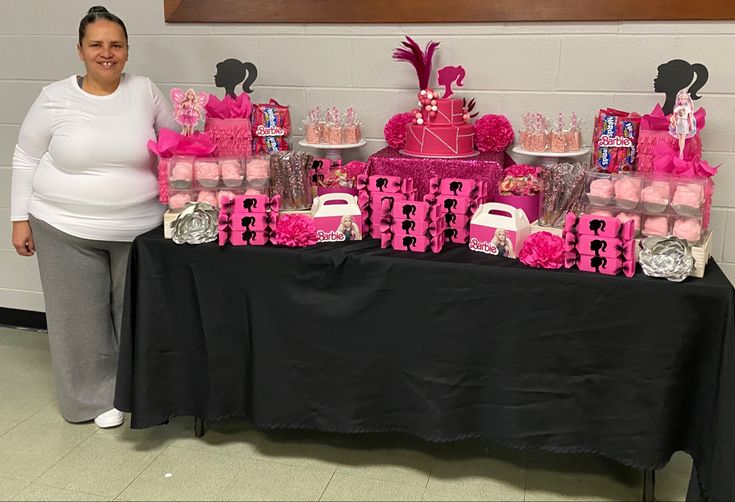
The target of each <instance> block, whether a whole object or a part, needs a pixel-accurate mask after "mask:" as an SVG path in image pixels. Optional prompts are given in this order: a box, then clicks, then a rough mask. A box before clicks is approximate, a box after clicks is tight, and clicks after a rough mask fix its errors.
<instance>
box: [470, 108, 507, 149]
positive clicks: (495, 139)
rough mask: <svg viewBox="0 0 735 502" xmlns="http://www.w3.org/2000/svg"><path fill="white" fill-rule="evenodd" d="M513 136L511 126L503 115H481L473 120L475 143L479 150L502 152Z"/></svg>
mask: <svg viewBox="0 0 735 502" xmlns="http://www.w3.org/2000/svg"><path fill="white" fill-rule="evenodd" d="M513 138H515V133H514V132H513V126H511V125H510V122H509V121H508V119H507V118H505V117H504V116H503V115H483V116H482V117H480V118H479V119H477V120H476V121H475V145H476V146H477V149H478V150H480V151H481V152H494V153H498V152H502V151H503V150H505V149H506V148H508V145H510V144H511V143H513Z"/></svg>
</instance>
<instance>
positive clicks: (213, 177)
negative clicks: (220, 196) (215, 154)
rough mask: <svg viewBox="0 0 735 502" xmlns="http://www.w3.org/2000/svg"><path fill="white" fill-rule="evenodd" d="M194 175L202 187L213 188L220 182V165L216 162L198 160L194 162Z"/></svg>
mask: <svg viewBox="0 0 735 502" xmlns="http://www.w3.org/2000/svg"><path fill="white" fill-rule="evenodd" d="M194 174H195V176H196V179H197V181H198V182H199V183H200V184H201V185H202V186H205V187H208V188H213V187H215V186H217V182H218V181H219V165H218V164H217V161H216V160H210V159H197V160H195V161H194Z"/></svg>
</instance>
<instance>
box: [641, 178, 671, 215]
mask: <svg viewBox="0 0 735 502" xmlns="http://www.w3.org/2000/svg"><path fill="white" fill-rule="evenodd" d="M641 197H642V199H643V207H644V208H645V209H646V211H649V212H651V213H660V212H662V211H665V210H666V207H667V206H668V205H669V182H668V181H652V182H651V184H650V185H648V186H647V187H646V188H644V189H643V191H642V192H641Z"/></svg>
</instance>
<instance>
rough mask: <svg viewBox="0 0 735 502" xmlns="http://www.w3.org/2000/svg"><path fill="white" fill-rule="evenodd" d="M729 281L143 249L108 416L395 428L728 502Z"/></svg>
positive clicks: (734, 428)
mask: <svg viewBox="0 0 735 502" xmlns="http://www.w3.org/2000/svg"><path fill="white" fill-rule="evenodd" d="M733 298H734V297H733V287H732V285H731V284H730V282H729V281H728V280H727V278H726V277H725V276H724V274H723V273H722V271H721V270H720V268H719V267H718V266H717V264H716V263H715V262H714V260H711V261H710V263H709V265H708V268H707V271H706V274H705V276H704V278H703V279H693V278H689V279H687V280H686V281H685V282H683V283H672V282H669V281H666V280H662V279H653V278H649V277H647V276H645V275H643V274H642V273H641V272H640V271H638V273H637V274H636V275H635V276H634V277H633V278H630V279H628V278H625V277H623V276H614V277H611V276H603V275H598V274H593V273H585V272H580V271H577V270H536V269H531V268H528V267H525V266H523V265H522V264H520V263H518V262H517V261H515V260H508V259H505V258H500V257H495V256H489V255H485V254H482V253H476V252H472V251H470V250H469V249H468V248H467V247H466V246H461V245H448V246H446V247H445V249H444V250H443V251H442V252H441V253H439V254H422V253H401V252H396V251H391V250H383V249H380V246H379V243H378V241H375V240H365V241H356V242H350V243H340V244H320V245H317V246H314V247H310V248H302V249H291V248H284V247H276V246H261V247H233V246H225V247H218V246H217V245H216V244H215V243H210V244H203V245H198V246H191V245H176V244H174V243H173V242H171V241H169V240H165V239H164V238H163V236H162V230H161V229H160V228H159V229H157V230H154V231H151V232H149V233H147V234H144V235H142V236H140V237H138V238H137V239H136V240H135V242H134V244H133V249H132V253H131V258H130V263H129V274H128V283H127V288H126V299H125V314H124V322H123V330H122V333H121V340H120V361H119V369H118V376H117V389H116V397H115V406H116V407H117V408H118V409H120V410H123V411H127V412H130V413H131V426H132V427H133V428H143V427H149V426H153V425H158V424H163V423H166V422H167V421H168V420H169V419H170V418H172V417H174V416H181V415H189V416H194V417H197V418H199V419H202V420H205V421H208V422H212V421H217V420H220V419H224V418H226V417H242V418H245V419H247V420H249V421H251V422H252V423H253V424H254V425H255V426H256V427H259V428H263V429H273V428H302V429H313V430H322V431H333V432H343V433H359V432H379V431H394V432H395V431H397V432H405V433H409V434H413V435H415V436H418V437H421V438H424V439H426V440H429V441H449V440H457V439H461V438H484V439H489V440H494V441H497V442H500V443H502V444H505V445H507V446H510V447H514V448H538V449H544V450H547V451H553V452H560V453H561V452H589V453H595V454H599V455H603V456H605V457H608V458H610V459H613V460H616V461H618V462H621V463H623V464H626V465H628V466H632V467H636V468H640V469H649V470H650V469H656V468H660V467H662V466H664V465H665V464H666V463H667V462H668V461H669V459H670V457H671V455H672V454H673V453H674V452H676V451H678V450H683V451H686V452H688V453H689V454H691V456H692V457H693V459H694V465H695V467H694V469H693V474H692V480H691V482H690V487H689V494H688V498H689V499H691V500H693V499H700V498H709V499H713V500H735V476H733V475H732V473H733V472H735V471H734V468H735V455H734V454H733V452H735V399H734V398H735V361H734V359H733V355H734V352H733V351H734V350H735V344H734V336H735V323H734V322H733V321H734V320H735V318H734V310H733V306H734V304H733Z"/></svg>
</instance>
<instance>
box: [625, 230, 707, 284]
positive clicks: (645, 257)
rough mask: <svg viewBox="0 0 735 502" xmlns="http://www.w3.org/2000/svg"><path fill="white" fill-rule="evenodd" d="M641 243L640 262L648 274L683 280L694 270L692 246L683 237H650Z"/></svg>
mask: <svg viewBox="0 0 735 502" xmlns="http://www.w3.org/2000/svg"><path fill="white" fill-rule="evenodd" d="M641 244H642V246H643V249H642V250H641V252H640V255H639V256H638V262H639V263H640V264H641V268H643V273H644V274H646V275H648V276H651V277H665V278H667V279H668V280H670V281H673V282H681V281H683V280H684V279H686V277H687V276H688V275H689V274H690V273H691V272H692V270H694V257H693V256H692V246H691V244H689V243H688V242H687V241H685V240H683V239H679V238H678V237H668V238H663V237H648V238H647V239H644V240H643V241H642V243H641Z"/></svg>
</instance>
